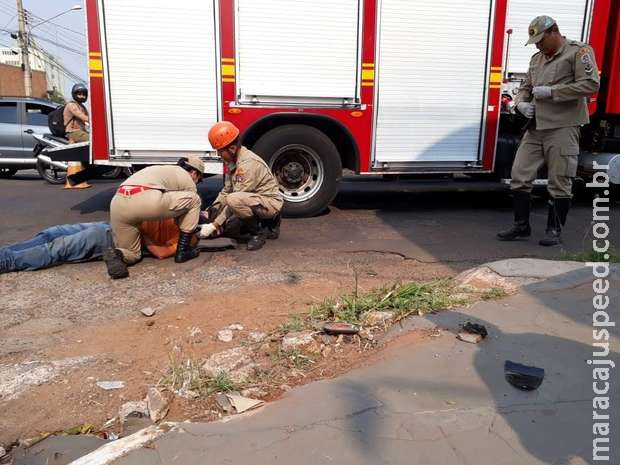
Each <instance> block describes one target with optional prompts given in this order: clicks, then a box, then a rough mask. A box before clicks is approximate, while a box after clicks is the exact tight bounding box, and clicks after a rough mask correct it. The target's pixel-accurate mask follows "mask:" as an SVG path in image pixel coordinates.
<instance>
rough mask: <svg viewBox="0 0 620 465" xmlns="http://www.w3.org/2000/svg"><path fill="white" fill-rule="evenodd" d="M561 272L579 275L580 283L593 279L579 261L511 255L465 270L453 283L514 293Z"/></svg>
mask: <svg viewBox="0 0 620 465" xmlns="http://www.w3.org/2000/svg"><path fill="white" fill-rule="evenodd" d="M562 275H567V276H569V275H570V279H571V280H572V281H574V280H575V278H578V279H580V280H581V281H582V282H587V281H588V280H591V278H592V272H591V270H590V269H589V268H588V267H586V264H585V263H581V262H571V261H557V260H543V259H538V258H511V259H508V260H499V261H495V262H491V263H486V264H484V265H481V266H479V267H476V268H473V269H471V270H467V271H464V272H463V273H461V274H459V275H458V276H457V277H456V278H455V282H456V283H457V284H458V285H459V287H460V288H462V289H466V290H474V291H485V290H488V289H492V288H501V289H504V290H505V291H507V292H509V293H514V292H516V290H517V289H518V288H520V287H523V286H527V285H531V284H534V283H538V282H541V281H543V280H547V279H550V278H555V277H561V276H562Z"/></svg>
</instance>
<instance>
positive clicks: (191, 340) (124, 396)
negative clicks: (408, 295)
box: [0, 257, 446, 444]
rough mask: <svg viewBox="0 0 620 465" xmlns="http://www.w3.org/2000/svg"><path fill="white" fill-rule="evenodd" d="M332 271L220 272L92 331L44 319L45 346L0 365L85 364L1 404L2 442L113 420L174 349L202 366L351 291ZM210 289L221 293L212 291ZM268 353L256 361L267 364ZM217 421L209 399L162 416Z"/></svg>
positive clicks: (344, 358) (380, 275)
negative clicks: (189, 292) (116, 384)
mask: <svg viewBox="0 0 620 465" xmlns="http://www.w3.org/2000/svg"><path fill="white" fill-rule="evenodd" d="M339 265H340V266H336V267H334V264H333V263H332V264H329V265H325V266H324V267H321V266H318V267H317V268H316V269H315V270H313V271H306V272H298V271H294V270H288V271H283V270H275V271H270V272H269V273H271V275H269V273H263V275H262V276H252V273H249V272H248V271H246V272H244V273H242V275H241V276H236V277H235V279H234V280H233V279H232V278H231V279H228V278H227V274H226V273H225V274H224V277H223V280H222V282H220V283H216V284H217V286H208V287H206V288H203V289H200V290H199V291H198V292H195V293H194V295H193V296H191V298H188V297H187V296H185V297H184V298H180V297H178V296H177V294H176V293H175V300H174V303H171V304H168V305H166V306H164V307H159V308H158V309H157V313H156V315H155V316H153V317H144V316H143V315H142V314H141V313H140V312H139V309H137V308H136V309H134V310H132V312H131V314H132V315H134V316H133V317H132V318H129V319H117V320H112V321H106V320H105V319H102V318H99V319H97V321H95V322H94V324H92V323H91V324H88V325H81V326H77V325H67V322H66V319H63V318H56V319H54V320H51V321H52V323H54V324H52V327H53V328H54V331H53V332H51V333H50V332H46V334H45V337H46V339H45V342H46V343H45V347H44V348H43V349H41V350H39V352H30V353H29V352H18V353H12V354H10V355H6V356H5V357H3V358H2V363H6V364H9V363H13V364H14V363H23V362H26V361H30V360H31V358H32V357H33V355H36V359H37V360H63V359H67V358H70V357H90V359H92V360H93V361H92V362H91V363H89V364H87V365H84V366H80V367H75V368H72V369H71V370H64V371H63V370H59V372H58V373H55V375H54V376H53V377H52V378H51V379H50V380H49V381H48V382H47V383H45V384H42V385H38V386H33V387H32V388H30V389H28V390H26V391H25V392H23V393H21V395H20V396H19V397H17V398H16V399H13V400H11V401H8V402H2V401H0V408H2V411H3V415H2V418H1V419H0V431H1V433H0V444H10V443H11V442H13V441H15V440H17V439H19V438H25V437H31V436H33V435H37V434H38V433H40V432H45V431H56V430H62V429H66V428H69V427H72V426H75V425H78V424H81V423H92V424H95V425H103V424H104V423H105V422H106V421H107V420H109V419H110V418H112V417H114V416H116V414H117V412H118V408H119V407H120V405H121V404H122V403H123V402H126V401H130V400H139V399H143V398H144V396H145V394H146V390H147V388H148V386H152V385H155V384H157V382H158V381H159V380H160V379H161V378H162V377H163V376H164V374H165V372H166V370H167V368H168V366H169V357H170V355H171V354H172V353H173V352H174V350H178V349H179V348H182V349H183V351H184V352H185V353H186V354H187V355H189V356H191V357H192V358H194V359H197V360H198V359H206V358H207V357H208V356H209V355H211V354H213V353H215V352H219V351H222V350H226V349H228V348H231V347H235V346H239V345H243V344H247V343H248V340H249V338H248V336H249V333H250V332H252V331H262V332H266V333H273V332H274V331H276V330H278V329H279V328H280V325H281V324H283V323H284V322H285V321H287V320H289V317H290V315H291V314H296V313H301V312H307V311H308V308H309V306H310V305H313V304H316V303H319V302H321V301H323V300H324V299H325V298H328V297H333V296H336V295H340V294H342V293H348V292H351V290H352V286H353V283H354V278H353V272H352V268H351V267H352V266H353V265H351V264H350V263H341V264H339ZM354 266H355V267H356V270H357V274H358V286H359V288H360V291H364V290H370V289H374V288H377V287H380V286H383V285H386V284H390V283H393V282H395V281H406V280H410V279H412V277H413V276H415V277H416V279H432V278H436V277H438V276H446V269H445V268H444V267H442V266H441V265H437V266H433V267H431V266H428V265H424V266H422V265H419V264H413V263H404V262H403V261H402V260H400V259H398V258H394V257H387V258H381V257H372V259H370V258H367V262H366V263H362V262H360V261H359V259H358V262H356V264H355V265H354ZM256 273H257V272H256V270H255V272H254V274H256ZM275 275H277V279H276V278H274V276H275ZM240 277H241V278H242V279H239V278H240ZM217 287H219V290H215V291H214V290H213V289H214V288H217ZM103 311H105V310H103ZM112 314H116V312H112ZM233 323H237V324H240V325H241V326H243V330H241V331H238V330H236V331H234V337H233V341H231V342H228V343H226V342H222V341H219V340H218V339H217V333H218V331H219V330H221V329H222V328H225V327H227V326H229V325H231V324H233ZM44 326H45V325H44ZM40 329H41V328H40V327H39V326H38V325H37V324H34V323H27V324H26V325H17V326H14V327H12V328H9V331H12V332H14V334H15V335H16V336H18V335H27V334H29V335H30V336H33V337H36V336H37V335H42V333H41V331H40ZM272 345H273V344H272ZM257 347H258V346H257ZM359 349H360V348H359V347H358V345H357V344H342V345H341V346H340V348H339V350H338V351H334V352H333V353H331V354H330V355H329V356H328V357H323V356H321V355H319V356H318V358H317V360H316V361H315V363H314V364H313V365H312V367H311V369H309V370H298V371H292V375H291V373H286V374H285V375H283V376H282V379H277V380H274V382H273V383H272V386H271V387H270V388H269V389H268V390H267V392H266V393H265V395H263V396H262V398H264V399H265V400H273V399H276V398H278V397H279V396H281V395H282V394H283V393H284V392H286V391H287V390H288V388H289V387H292V386H294V385H298V384H304V383H307V382H310V381H312V380H315V379H322V378H329V377H333V376H336V375H338V374H340V373H342V372H344V371H346V370H349V369H351V368H353V367H356V366H359V365H360V364H364V363H367V362H368V358H367V356H366V355H364V354H361V353H360V351H359ZM272 356H273V354H267V353H266V354H264V358H265V359H268V358H270V357H272ZM102 380H121V381H124V382H125V383H126V387H125V388H124V389H120V390H114V391H104V390H103V389H101V388H100V387H98V386H97V385H96V382H97V381H102ZM218 416H219V410H218V409H217V408H216V407H215V406H214V405H213V403H212V400H206V401H203V400H199V401H196V400H192V401H188V400H185V399H181V398H178V397H177V398H175V400H174V402H173V404H172V405H171V410H170V413H169V416H168V418H169V419H172V420H182V419H192V420H210V419H213V418H217V417H218Z"/></svg>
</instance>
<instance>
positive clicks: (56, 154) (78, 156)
mask: <svg viewBox="0 0 620 465" xmlns="http://www.w3.org/2000/svg"><path fill="white" fill-rule="evenodd" d="M42 153H43V154H44V155H46V156H48V157H50V158H51V159H52V160H53V161H65V162H66V161H79V162H82V163H84V164H88V163H90V142H80V143H78V144H70V145H63V146H61V147H54V148H48V149H45V150H44V151H43V152H42Z"/></svg>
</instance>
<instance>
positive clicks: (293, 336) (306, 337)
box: [282, 331, 321, 353]
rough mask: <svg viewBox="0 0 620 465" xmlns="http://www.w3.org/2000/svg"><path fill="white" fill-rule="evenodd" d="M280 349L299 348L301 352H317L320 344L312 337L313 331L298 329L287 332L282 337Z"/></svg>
mask: <svg viewBox="0 0 620 465" xmlns="http://www.w3.org/2000/svg"><path fill="white" fill-rule="evenodd" d="M282 350H284V351H287V352H288V351H291V350H300V351H302V352H310V353H319V352H320V351H321V346H320V344H319V343H318V342H317V341H316V340H315V339H314V331H300V332H296V333H290V334H287V335H286V336H284V337H283V338H282Z"/></svg>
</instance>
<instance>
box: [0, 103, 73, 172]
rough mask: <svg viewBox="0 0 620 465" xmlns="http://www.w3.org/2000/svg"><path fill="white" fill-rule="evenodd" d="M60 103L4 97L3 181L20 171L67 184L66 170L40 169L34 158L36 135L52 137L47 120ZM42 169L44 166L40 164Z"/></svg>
mask: <svg viewBox="0 0 620 465" xmlns="http://www.w3.org/2000/svg"><path fill="white" fill-rule="evenodd" d="M56 107H58V104H57V103H54V102H51V101H49V100H43V99H37V98H30V97H0V177H3V178H8V177H11V176H13V175H14V174H15V173H16V172H17V171H18V170H24V169H33V168H37V170H38V171H39V174H41V176H43V177H44V178H46V179H47V178H48V177H49V178H50V179H47V180H50V181H57V182H64V176H65V173H64V172H63V171H62V170H57V169H50V167H49V166H37V159H36V158H35V157H34V156H33V148H34V146H35V145H36V143H37V142H36V140H35V139H34V138H33V137H32V134H34V133H39V134H42V133H49V128H48V126H47V117H48V115H49V114H50V112H52V111H53V110H54V109H55V108H56ZM39 165H41V164H39Z"/></svg>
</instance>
